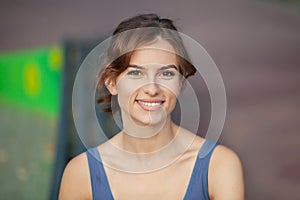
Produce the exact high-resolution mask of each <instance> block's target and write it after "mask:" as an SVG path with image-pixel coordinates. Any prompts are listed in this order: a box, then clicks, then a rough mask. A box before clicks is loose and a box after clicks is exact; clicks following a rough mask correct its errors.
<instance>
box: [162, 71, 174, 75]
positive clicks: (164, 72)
mask: <svg viewBox="0 0 300 200" xmlns="http://www.w3.org/2000/svg"><path fill="white" fill-rule="evenodd" d="M162 75H163V76H165V77H173V76H175V72H173V71H171V70H166V71H163V72H162Z"/></svg>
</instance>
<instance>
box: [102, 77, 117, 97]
mask: <svg viewBox="0 0 300 200" xmlns="http://www.w3.org/2000/svg"><path fill="white" fill-rule="evenodd" d="M104 84H105V86H106V88H107V89H108V91H109V92H110V94H111V95H116V94H118V91H117V85H116V81H115V79H113V78H108V79H106V80H105V82H104Z"/></svg>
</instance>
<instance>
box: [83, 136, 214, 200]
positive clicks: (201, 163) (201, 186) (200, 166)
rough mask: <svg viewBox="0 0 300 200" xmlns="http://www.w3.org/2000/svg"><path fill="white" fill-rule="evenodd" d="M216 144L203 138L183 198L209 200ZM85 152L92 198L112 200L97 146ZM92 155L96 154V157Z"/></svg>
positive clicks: (187, 199)
mask: <svg viewBox="0 0 300 200" xmlns="http://www.w3.org/2000/svg"><path fill="white" fill-rule="evenodd" d="M216 145H217V143H216V142H212V141H209V140H205V142H204V144H203V145H202V147H201V148H200V150H199V152H198V156H197V158H196V162H195V165H194V169H193V171H192V175H191V178H190V182H189V185H188V188H187V191H186V193H185V196H184V200H209V195H208V181H207V177H208V165H209V160H210V157H211V154H212V152H213V150H214V148H215V147H216ZM86 154H87V158H88V164H89V170H90V178H91V184H92V185H91V187H92V195H93V200H114V198H113V195H112V192H111V190H110V187H109V184H108V179H107V176H106V174H105V170H104V167H103V164H102V161H101V157H100V155H99V152H98V150H97V148H96V147H95V148H91V149H88V150H87V152H86ZM93 155H94V156H97V158H95V157H94V156H93Z"/></svg>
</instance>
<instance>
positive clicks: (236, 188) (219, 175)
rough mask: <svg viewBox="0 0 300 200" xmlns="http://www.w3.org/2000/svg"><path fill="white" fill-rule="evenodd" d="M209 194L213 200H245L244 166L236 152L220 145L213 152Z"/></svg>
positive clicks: (209, 176) (209, 173) (209, 175)
mask: <svg viewBox="0 0 300 200" xmlns="http://www.w3.org/2000/svg"><path fill="white" fill-rule="evenodd" d="M208 185H209V194H210V197H211V199H213V200H227V199H228V200H244V199H245V189H244V187H245V186H244V176H243V169H242V164H241V161H240V159H239V157H238V156H237V154H236V153H235V152H233V151H232V150H230V149H229V148H227V147H224V146H222V145H219V146H218V147H217V148H216V149H215V151H214V152H213V155H212V158H211V162H210V166H209V172H208Z"/></svg>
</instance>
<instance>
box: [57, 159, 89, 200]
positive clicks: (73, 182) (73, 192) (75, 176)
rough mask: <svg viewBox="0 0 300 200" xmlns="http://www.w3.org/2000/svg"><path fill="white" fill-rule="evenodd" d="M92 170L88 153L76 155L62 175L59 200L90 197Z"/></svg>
mask: <svg viewBox="0 0 300 200" xmlns="http://www.w3.org/2000/svg"><path fill="white" fill-rule="evenodd" d="M90 196H91V186H90V172H89V167H88V160H87V157H86V153H82V154H79V155H78V156H76V157H74V158H73V159H72V160H71V161H70V162H69V163H68V164H67V166H66V168H65V170H64V174H63V177H62V181H61V185H60V192H59V200H67V199H90Z"/></svg>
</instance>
